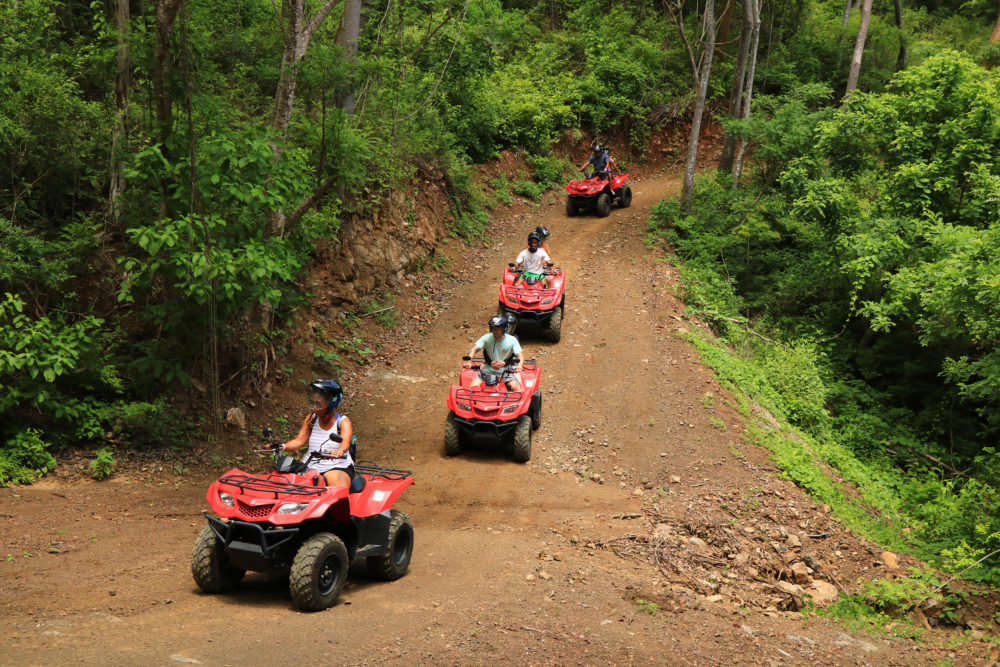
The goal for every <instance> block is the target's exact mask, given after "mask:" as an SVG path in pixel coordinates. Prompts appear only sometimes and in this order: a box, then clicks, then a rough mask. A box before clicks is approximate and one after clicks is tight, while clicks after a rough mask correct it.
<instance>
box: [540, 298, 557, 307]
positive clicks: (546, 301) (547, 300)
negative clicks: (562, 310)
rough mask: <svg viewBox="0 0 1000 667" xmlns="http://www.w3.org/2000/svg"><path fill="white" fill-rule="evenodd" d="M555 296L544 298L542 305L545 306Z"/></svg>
mask: <svg viewBox="0 0 1000 667" xmlns="http://www.w3.org/2000/svg"><path fill="white" fill-rule="evenodd" d="M553 298H555V297H551V298H548V299H542V305H543V306H544V305H545V304H547V303H552V299H553Z"/></svg>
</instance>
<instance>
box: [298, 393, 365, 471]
mask: <svg viewBox="0 0 1000 667" xmlns="http://www.w3.org/2000/svg"><path fill="white" fill-rule="evenodd" d="M343 399H344V392H343V390H342V389H341V388H340V384H339V383H338V382H337V381H336V380H313V381H312V382H311V383H310V384H309V405H310V407H311V408H312V412H310V413H309V414H308V415H306V418H305V420H304V421H303V422H302V428H300V429H299V434H298V435H297V436H295V437H294V438H293V439H291V440H289V441H288V442H286V443H285V444H284V445H282V449H284V451H286V452H296V451H298V450H299V449H301V448H302V447H303V446H304V445H307V444H308V449H307V452H310V453H311V452H321V453H323V454H329V455H331V456H334V457H335V458H332V459H329V458H317V457H313V458H312V460H311V461H309V463H308V465H309V469H310V470H315V471H316V472H318V473H320V474H321V475H322V476H323V479H324V480H325V481H326V485H327V486H350V485H351V479H352V478H353V477H354V459H352V458H351V451H350V447H351V437H352V436H353V435H354V429H353V427H352V426H351V420H350V419H348V418H347V417H346V416H344V415H342V414H340V413H338V412H337V407H338V406H339V405H340V402H341V401H342V400H343ZM331 433H333V434H336V435H339V436H340V437H341V442H340V443H336V442H334V441H333V440H330V434H331ZM307 458H308V454H307Z"/></svg>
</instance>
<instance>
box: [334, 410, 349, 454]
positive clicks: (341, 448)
mask: <svg viewBox="0 0 1000 667" xmlns="http://www.w3.org/2000/svg"><path fill="white" fill-rule="evenodd" d="M352 435H354V427H353V426H351V420H350V419H348V418H347V417H344V418H342V419H341V420H340V437H341V441H340V443H338V445H337V449H336V451H333V452H330V453H331V454H333V455H334V456H337V457H341V456H344V455H345V454H347V451H348V450H349V449H350V448H351V436H352ZM331 442H332V441H331Z"/></svg>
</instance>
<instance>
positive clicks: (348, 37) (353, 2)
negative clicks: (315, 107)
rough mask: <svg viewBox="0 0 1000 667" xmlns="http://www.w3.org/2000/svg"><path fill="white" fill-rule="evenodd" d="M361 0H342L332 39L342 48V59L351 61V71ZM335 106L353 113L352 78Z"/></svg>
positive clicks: (356, 46)
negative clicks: (334, 37)
mask: <svg viewBox="0 0 1000 667" xmlns="http://www.w3.org/2000/svg"><path fill="white" fill-rule="evenodd" d="M363 4H364V2H363V0H344V13H343V15H342V16H341V17H340V26H339V27H338V28H337V37H336V39H335V40H334V41H335V42H336V44H337V46H339V47H340V48H342V49H343V50H344V59H345V60H347V62H349V63H351V73H352V75H353V73H354V69H355V67H356V65H357V62H358V37H359V36H360V34H361V12H362V5H363ZM337 106H338V107H340V108H341V109H343V110H344V114H345V115H347V116H351V115H353V114H354V80H353V76H352V77H351V78H349V79H348V80H347V81H346V82H345V84H344V86H343V87H342V88H341V90H340V94H339V95H338V96H337Z"/></svg>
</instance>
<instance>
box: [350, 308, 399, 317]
mask: <svg viewBox="0 0 1000 667" xmlns="http://www.w3.org/2000/svg"><path fill="white" fill-rule="evenodd" d="M395 307H396V306H389V307H388V308H379V309H378V310H373V311H371V312H370V313H361V314H360V315H358V317H368V316H369V315H378V314H379V313H384V312H385V311H387V310H392V309H394V308H395Z"/></svg>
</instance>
